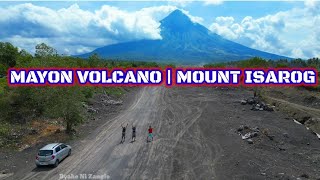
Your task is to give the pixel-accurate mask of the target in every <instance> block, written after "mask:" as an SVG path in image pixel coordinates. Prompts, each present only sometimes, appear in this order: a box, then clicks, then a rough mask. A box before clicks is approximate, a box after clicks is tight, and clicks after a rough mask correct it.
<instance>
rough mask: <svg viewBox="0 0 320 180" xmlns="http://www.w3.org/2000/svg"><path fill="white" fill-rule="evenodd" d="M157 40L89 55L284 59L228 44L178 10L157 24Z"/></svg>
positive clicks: (203, 59)
mask: <svg viewBox="0 0 320 180" xmlns="http://www.w3.org/2000/svg"><path fill="white" fill-rule="evenodd" d="M160 23H161V26H160V29H161V37H162V39H161V40H138V41H132V42H125V43H119V44H113V45H108V46H105V47H101V48H98V49H96V50H94V51H92V52H90V53H87V54H83V55H80V57H85V58H86V57H89V56H90V55H92V54H93V53H97V54H99V55H100V56H101V57H104V58H108V59H120V60H145V61H146V60H147V61H148V60H150V61H167V62H168V61H170V62H180V63H188V64H198V63H207V62H214V61H233V60H243V59H248V58H251V57H255V56H259V57H262V58H266V59H283V58H286V57H283V56H278V55H275V54H271V53H266V52H263V51H259V50H255V49H251V48H248V47H246V46H243V45H241V44H238V43H235V42H232V41H229V40H227V39H224V38H223V37H221V36H219V35H217V34H215V33H212V32H210V31H209V30H208V29H207V28H206V27H204V26H202V25H200V24H198V23H193V22H192V21H191V20H190V18H189V17H188V16H186V15H185V14H183V13H182V12H181V11H180V10H175V11H173V12H172V13H171V14H169V15H168V16H167V17H166V18H164V19H163V20H161V21H160Z"/></svg>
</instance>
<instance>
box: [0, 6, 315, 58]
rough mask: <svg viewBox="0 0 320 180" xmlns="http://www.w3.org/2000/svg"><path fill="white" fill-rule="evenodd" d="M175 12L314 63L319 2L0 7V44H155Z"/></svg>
mask: <svg viewBox="0 0 320 180" xmlns="http://www.w3.org/2000/svg"><path fill="white" fill-rule="evenodd" d="M175 9H180V10H182V11H183V12H184V13H186V14H187V15H188V16H189V17H190V18H191V20H192V21H193V22H195V23H200V24H202V25H203V26H205V27H207V28H208V29H209V30H210V31H212V32H213V33H217V34H219V35H221V36H223V37H224V38H226V39H229V40H231V41H234V42H237V43H240V44H243V45H245V46H248V47H251V48H254V49H258V50H262V51H266V52H270V53H275V54H279V55H284V56H288V57H294V58H312V57H320V27H319V25H320V2H319V1H314V0H307V1H292V0H291V1H260V2H258V1H245V2H241V1H223V0H210V1H205V0H203V1H182V0H172V1H145V0H144V1H129V0H128V1H81V0H77V1H29V2H28V1H0V41H5V42H10V43H12V44H14V45H15V46H17V47H19V48H20V49H25V50H27V51H29V52H31V53H34V51H35V50H34V47H35V45H36V44H39V43H42V42H44V43H46V44H48V45H50V46H52V47H54V48H55V49H57V50H58V52H59V54H64V55H77V54H83V53H87V52H90V51H92V50H94V49H96V48H98V47H102V46H106V45H109V44H115V43H120V42H127V41H134V40H139V39H161V34H160V29H159V26H160V23H159V21H160V20H161V19H163V18H164V17H166V16H167V15H168V14H170V12H172V11H173V10H175Z"/></svg>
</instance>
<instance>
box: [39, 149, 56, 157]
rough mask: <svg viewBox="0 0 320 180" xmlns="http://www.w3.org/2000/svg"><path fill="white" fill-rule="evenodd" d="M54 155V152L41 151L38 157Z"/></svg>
mask: <svg viewBox="0 0 320 180" xmlns="http://www.w3.org/2000/svg"><path fill="white" fill-rule="evenodd" d="M52 154H53V151H52V150H40V151H39V153H38V155H39V156H50V155H52Z"/></svg>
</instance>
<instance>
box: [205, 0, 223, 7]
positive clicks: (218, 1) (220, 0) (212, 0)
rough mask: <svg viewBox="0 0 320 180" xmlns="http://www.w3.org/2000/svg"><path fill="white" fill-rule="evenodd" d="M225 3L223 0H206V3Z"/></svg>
mask: <svg viewBox="0 0 320 180" xmlns="http://www.w3.org/2000/svg"><path fill="white" fill-rule="evenodd" d="M222 3H223V0H205V1H204V5H207V6H208V5H220V4H222Z"/></svg>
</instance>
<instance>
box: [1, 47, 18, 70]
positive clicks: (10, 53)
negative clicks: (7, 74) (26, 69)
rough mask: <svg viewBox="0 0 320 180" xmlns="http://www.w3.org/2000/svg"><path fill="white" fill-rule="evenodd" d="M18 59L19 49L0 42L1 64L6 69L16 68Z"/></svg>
mask: <svg viewBox="0 0 320 180" xmlns="http://www.w3.org/2000/svg"><path fill="white" fill-rule="evenodd" d="M17 57H18V48H16V47H14V46H13V45H12V44H10V43H8V42H0V63H1V64H3V65H5V66H6V67H14V66H15V65H16V61H17Z"/></svg>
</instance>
